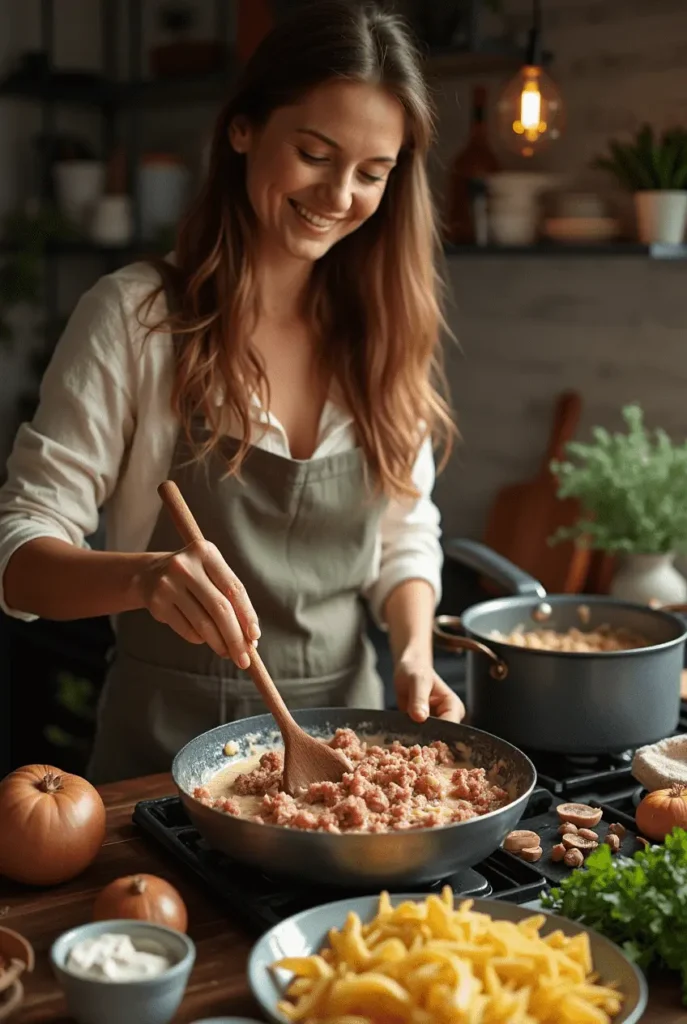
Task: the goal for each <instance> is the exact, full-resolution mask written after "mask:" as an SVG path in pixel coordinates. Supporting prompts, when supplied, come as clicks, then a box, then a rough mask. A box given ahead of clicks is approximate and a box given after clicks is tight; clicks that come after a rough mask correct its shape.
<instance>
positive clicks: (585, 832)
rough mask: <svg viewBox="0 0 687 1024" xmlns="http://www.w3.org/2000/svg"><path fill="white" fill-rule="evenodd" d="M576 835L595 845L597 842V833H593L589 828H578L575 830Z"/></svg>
mask: <svg viewBox="0 0 687 1024" xmlns="http://www.w3.org/2000/svg"><path fill="white" fill-rule="evenodd" d="M577 835H578V836H582V838H583V839H591V841H592V842H593V843H597V842H598V841H599V835H598V833H597V832H594V831H593V830H592V829H591V828H579V829H578V830H577Z"/></svg>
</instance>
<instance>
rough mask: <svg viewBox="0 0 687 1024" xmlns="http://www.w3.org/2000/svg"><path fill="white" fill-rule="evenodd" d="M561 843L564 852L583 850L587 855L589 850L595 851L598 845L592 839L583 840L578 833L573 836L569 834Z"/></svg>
mask: <svg viewBox="0 0 687 1024" xmlns="http://www.w3.org/2000/svg"><path fill="white" fill-rule="evenodd" d="M561 842H562V843H563V846H564V847H565V848H566V850H584V851H585V852H587V853H589V852H590V851H591V850H595V849H596V847H597V846H598V845H599V844H598V843H597V842H595V841H594V840H593V839H585V838H584V836H581V835H580V834H579V832H578V833H577V834H575V835H573V834H572V833H569V834H567V835H564V836H563V838H562V840H561Z"/></svg>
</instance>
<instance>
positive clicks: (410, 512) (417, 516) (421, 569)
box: [367, 438, 443, 625]
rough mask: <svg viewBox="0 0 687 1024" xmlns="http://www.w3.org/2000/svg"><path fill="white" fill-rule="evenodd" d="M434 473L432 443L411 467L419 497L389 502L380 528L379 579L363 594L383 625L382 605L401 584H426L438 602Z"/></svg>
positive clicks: (438, 534) (438, 545)
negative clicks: (415, 581)
mask: <svg viewBox="0 0 687 1024" xmlns="http://www.w3.org/2000/svg"><path fill="white" fill-rule="evenodd" d="M435 477H436V471H435V466H434V453H433V451H432V443H431V440H430V439H429V438H428V439H427V440H426V441H425V442H424V443H423V445H422V447H421V448H420V450H419V452H418V457H417V459H416V461H415V466H414V467H413V474H412V478H413V483H414V484H415V487H416V489H417V491H418V492H419V496H418V497H417V498H410V499H406V500H399V499H393V500H392V501H390V502H389V504H388V505H387V507H386V510H385V512H384V515H383V517H382V521H381V524H380V541H381V557H380V566H379V575H378V578H377V579H376V580H375V582H374V583H373V584H372V586H371V587H370V588H369V590H368V592H367V597H368V600H369V602H370V609H371V611H372V614H373V615H374V617H375V619H376V620H377V622H378V623H380V624H381V625H383V614H382V613H383V608H384V603H385V601H386V599H387V597H388V596H389V594H390V593H391V591H392V590H394V588H395V587H397V586H398V585H399V583H403V582H404V581H405V580H410V579H420V580H426V581H427V582H428V583H429V584H431V586H432V587H433V589H434V594H435V606H436V605H437V604H438V603H439V601H440V599H441V569H442V565H443V554H442V549H441V516H440V513H439V509H438V508H437V506H436V505H435V504H434V501H433V500H432V491H433V490H434V481H435Z"/></svg>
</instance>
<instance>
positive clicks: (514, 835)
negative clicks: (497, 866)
mask: <svg viewBox="0 0 687 1024" xmlns="http://www.w3.org/2000/svg"><path fill="white" fill-rule="evenodd" d="M537 846H539V836H538V835H537V833H536V832H530V831H529V829H524V828H521V829H516V830H515V831H514V832H509V833H508V835H507V836H506V838H505V839H504V840H503V848H504V850H508V852H509V853H520V851H521V850H525V849H527V848H530V849H532V848H534V847H537Z"/></svg>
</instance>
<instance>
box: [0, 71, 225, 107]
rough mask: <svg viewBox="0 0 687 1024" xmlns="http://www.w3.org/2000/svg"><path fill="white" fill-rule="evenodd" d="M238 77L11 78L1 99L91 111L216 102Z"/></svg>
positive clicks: (220, 74)
mask: <svg viewBox="0 0 687 1024" xmlns="http://www.w3.org/2000/svg"><path fill="white" fill-rule="evenodd" d="M235 74H236V68H235V67H234V66H230V67H227V68H226V69H225V70H223V71H215V72H212V73H210V74H207V75H188V76H180V77H178V78H159V79H155V78H151V79H141V80H140V81H131V82H115V81H109V80H108V79H106V78H102V77H101V76H97V75H76V74H69V73H67V74H59V73H58V74H55V75H51V76H47V77H44V78H29V77H26V76H23V75H10V76H9V77H7V78H5V79H4V80H2V81H0V97H3V96H4V97H7V98H11V99H19V100H28V101H30V102H34V103H36V102H38V103H51V104H62V105H65V106H78V107H91V108H103V107H105V108H107V107H110V108H112V107H114V108H118V107H128V106H132V105H134V104H140V105H143V106H159V105H164V104H167V103H169V104H174V105H178V104H180V103H183V104H187V105H188V104H192V103H217V102H220V101H221V100H222V99H223V98H224V97H225V96H226V95H227V93H228V91H229V89H230V87H231V84H232V82H233V80H234V77H235Z"/></svg>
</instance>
